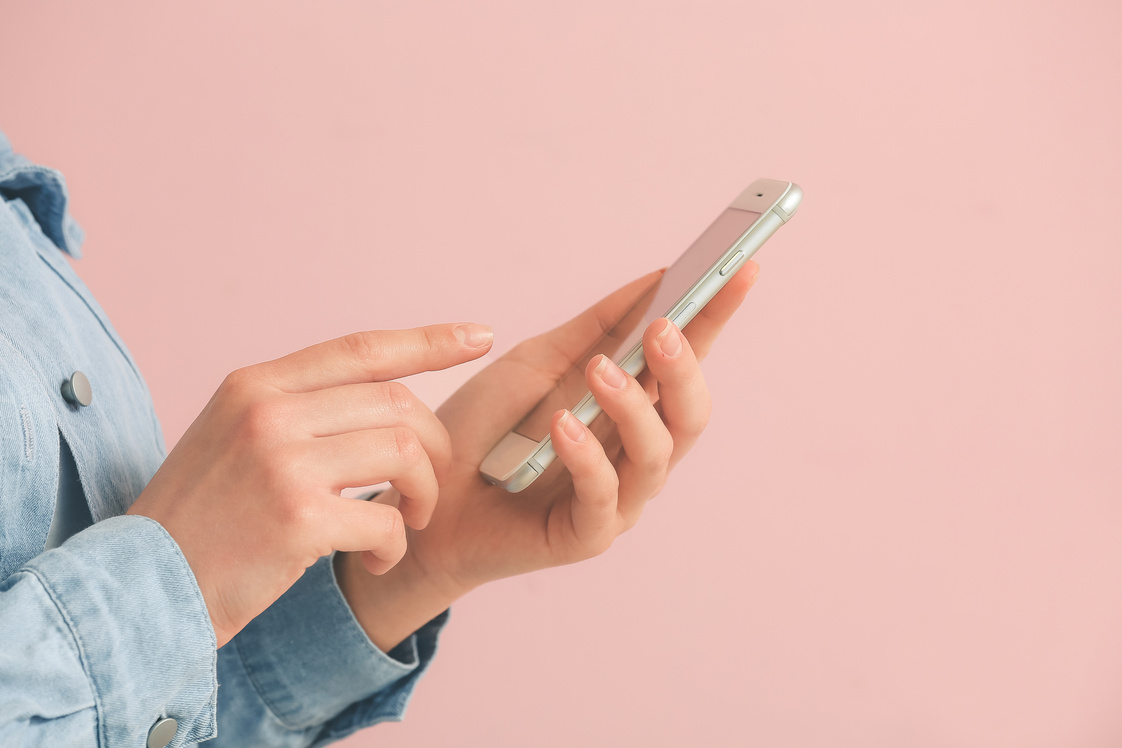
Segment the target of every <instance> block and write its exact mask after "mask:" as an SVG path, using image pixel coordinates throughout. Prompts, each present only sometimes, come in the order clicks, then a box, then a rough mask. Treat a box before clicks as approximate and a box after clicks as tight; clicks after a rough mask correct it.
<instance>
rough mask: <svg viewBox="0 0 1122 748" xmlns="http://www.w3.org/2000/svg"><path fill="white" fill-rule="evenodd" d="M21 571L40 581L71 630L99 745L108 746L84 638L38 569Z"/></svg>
mask: <svg viewBox="0 0 1122 748" xmlns="http://www.w3.org/2000/svg"><path fill="white" fill-rule="evenodd" d="M21 571H24V572H26V573H27V574H30V575H31V576H33V577H35V578H36V579H37V580H39V584H41V585H42V586H43V590H44V591H46V593H47V597H48V598H50V601H51V602H52V603H53V604H54V606H55V609H56V610H58V612H59V615H60V616H62V620H63V621H65V623H66V628H67V630H69V632H70V636H71V637H72V638H73V640H74V647H75V649H77V650H78V660H79V662H81V663H82V671H83V672H84V673H85V674H86V680H88V681H89V682H90V691H91V692H92V693H93V697H94V705H95V707H96V710H97V743H98V745H106V744H107V742H108V736H107V735H105V734H104V731H105V729H106V728H105V722H104V720H102V719H101V714H102V706H101V694H100V693H99V692H98V688H97V680H96V679H95V678H94V677H93V672H92V671H91V670H90V663H89V660H88V658H87V657H86V648H85V647H84V646H83V645H82V637H81V635H80V634H79V633H78V629H77V627H76V626H75V625H74V621H73V620H71V618H70V614H69V613H68V612H67V610H66V608H65V607H64V606H63V604H62V601H61V600H59V599H58V595H57V594H56V593H55V591H54V588H53V587H51V585H50V584H48V582H47V580H46V578H45V577H44V576H43V575H42V574H40V573H39V571H38V570H37V569H34V568H27V567H25V568H23V569H22V570H21Z"/></svg>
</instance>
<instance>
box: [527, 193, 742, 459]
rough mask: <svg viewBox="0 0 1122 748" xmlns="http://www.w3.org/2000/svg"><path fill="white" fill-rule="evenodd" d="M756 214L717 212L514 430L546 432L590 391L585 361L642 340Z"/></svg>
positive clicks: (540, 435)
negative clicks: (555, 418)
mask: <svg viewBox="0 0 1122 748" xmlns="http://www.w3.org/2000/svg"><path fill="white" fill-rule="evenodd" d="M759 217H760V214H759V213H754V212H752V211H750V210H738V209H736V208H727V209H725V211H724V212H723V213H721V215H719V216H717V220H715V221H713V223H711V224H710V225H709V228H707V229H706V230H705V233H703V234H702V235H701V236H700V237H698V239H697V241H695V242H694V243H693V244H691V245H690V246H689V248H688V249H687V250H686V251H685V252H683V253H682V256H681V257H679V258H678V259H677V260H676V261H675V262H674V264H673V265H671V266H670V267H669V268H667V270H666V272H665V273H663V274H662V277H661V278H660V279H659V280H658V282H657V283H655V285H654V286H653V287H651V289H650V290H648V291H647V292H646V293H645V294H643V297H642V298H641V299H639V301H638V302H637V303H636V304H635V306H633V307H631V309H629V310H628V311H627V313H626V314H625V315H624V316H623V319H621V320H620V321H619V322H617V323H616V324H615V325H614V326H613V327H612V329H611V330H609V331H608V332H606V333H604V335H603V336H601V337H600V339H599V340H597V341H596V342H595V343H594V344H593V345H592V347H591V348H589V349H588V350H587V351H586V352H585V354H584V356H582V357H581V359H580V360H579V361H577V362H576V364H575V365H574V366H573V368H571V369H569V371H568V372H566V373H565V376H563V377H561V379H560V381H559V382H558V383H557V386H555V387H554V388H553V389H552V390H550V392H549V394H547V395H546V396H545V397H544V398H542V400H541V402H539V403H538V404H537V405H536V406H535V407H534V409H533V410H532V411H530V413H529V415H527V416H526V417H525V418H524V419H523V420H522V422H521V423H519V424H518V425H517V426H515V427H514V431H515V433H518V434H521V435H522V436H525V437H526V438H528V439H533V440H534V441H536V442H540V441H541V440H542V439H544V438H546V437H547V436H549V423H550V421H551V420H552V418H553V414H554V413H556V412H557V411H559V410H561V409H562V408H572V407H573V406H575V405H576V404H577V403H578V402H580V400H581V398H583V397H584V396H585V394H586V393H587V392H588V385H587V384H586V382H585V380H584V370H585V367H587V366H588V362H589V361H591V360H592V359H593V358H594V357H596V356H598V355H600V354H601V353H602V354H604V355H605V356H607V357H609V358H611V359H613V360H615V361H617V362H618V360H619V356H622V355H624V354H626V353H627V352H628V351H630V350H631V349H632V348H633V347H634V346H635V344H637V343H639V342H640V341H641V340H642V337H643V332H644V331H645V330H646V329H647V326H648V325H650V324H651V323H652V322H654V321H655V320H656V319H658V318H659V317H663V316H665V315H666V313H667V312H669V311H670V310H671V309H673V308H674V306H675V305H676V304H677V303H678V302H679V301H680V300H681V299H682V297H683V296H685V295H686V293H687V292H688V291H689V290H690V288H692V287H693V285H694V284H695V283H696V282H697V281H698V279H699V278H701V276H702V275H704V274H705V272H706V271H707V270H709V268H711V267H713V265H714V264H715V263H716V262H717V261H718V260H719V259H721V256H722V255H723V254H724V253H725V251H726V250H727V249H728V248H729V247H731V246H732V245H733V244H735V243H736V241H737V240H738V239H739V238H740V237H741V236H743V235H744V232H745V231H747V230H748V229H749V228H750V227H751V226H752V224H753V223H755V222H756V219H757V218H759Z"/></svg>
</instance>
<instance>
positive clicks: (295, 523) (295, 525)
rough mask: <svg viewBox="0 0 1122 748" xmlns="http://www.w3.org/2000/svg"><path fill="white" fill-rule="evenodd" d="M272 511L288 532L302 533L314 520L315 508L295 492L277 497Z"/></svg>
mask: <svg viewBox="0 0 1122 748" xmlns="http://www.w3.org/2000/svg"><path fill="white" fill-rule="evenodd" d="M274 513H275V516H276V520H277V522H278V523H279V524H280V526H281V527H282V528H284V529H285V530H286V531H288V532H294V533H303V532H304V531H305V530H307V529H308V528H309V527H311V526H312V525H313V524H315V521H316V511H315V509H314V508H313V507H312V506H311V505H310V504H309V503H308V502H307V501H305V500H303V499H302V498H301V497H299V496H298V495H297V494H296V493H295V492H293V493H290V494H288V495H281V496H280V497H278V498H277V500H276V501H275V503H274Z"/></svg>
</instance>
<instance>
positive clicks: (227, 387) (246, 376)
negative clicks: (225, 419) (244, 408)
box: [218, 367, 255, 399]
mask: <svg viewBox="0 0 1122 748" xmlns="http://www.w3.org/2000/svg"><path fill="white" fill-rule="evenodd" d="M254 380H255V376H254V373H253V370H252V368H250V367H245V368H241V369H234V370H233V371H232V372H230V373H229V374H227V375H226V377H225V379H223V380H222V384H220V385H218V392H219V393H220V394H222V395H225V396H226V397H233V398H235V399H240V398H242V397H244V396H245V395H247V394H248V393H249V392H250V391H252V390H253V388H254Z"/></svg>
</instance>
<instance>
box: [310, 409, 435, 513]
mask: <svg viewBox="0 0 1122 748" xmlns="http://www.w3.org/2000/svg"><path fill="white" fill-rule="evenodd" d="M312 450H313V454H312V459H313V462H312V464H315V465H318V466H320V469H321V470H323V471H324V474H325V475H326V476H327V477H328V480H329V481H331V487H332V489H333V490H335V491H342V490H343V489H344V488H349V487H351V486H369V485H373V484H375V483H382V482H385V481H389V483H390V485H392V486H393V487H394V488H396V489H397V490H398V493H400V494H401V504H400V506H399V507H398V508H399V509H400V510H401V516H402V517H403V518H404V519H405V524H407V525H409V526H410V527H413V528H416V529H418V530H419V529H421V528H422V527H424V526H425V525H427V524H428V521H429V518H431V517H432V512H433V509H434V508H435V507H436V498H437V495H438V494H439V492H440V486H439V483H438V482H437V480H436V472H435V471H434V470H433V467H432V462H431V461H430V460H429V457H428V454H427V453H426V452H425V450H424V447H423V445H422V444H421V440H420V437H418V436H417V435H416V434H415V433H414V432H412V431H410V430H409V429H407V428H404V427H402V426H396V427H394V428H388V429H368V430H366V431H352V432H351V433H349V434H336V435H335V436H324V437H320V438H319V439H316V440H314V441H313V443H312Z"/></svg>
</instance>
